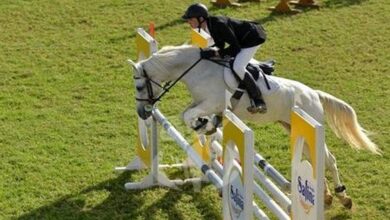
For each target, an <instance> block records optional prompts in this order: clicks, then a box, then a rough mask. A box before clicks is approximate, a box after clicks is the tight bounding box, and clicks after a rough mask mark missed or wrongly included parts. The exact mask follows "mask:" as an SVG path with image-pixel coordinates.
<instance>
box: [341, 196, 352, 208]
mask: <svg viewBox="0 0 390 220" xmlns="http://www.w3.org/2000/svg"><path fill="white" fill-rule="evenodd" d="M341 204H343V206H344V207H345V208H347V209H352V199H351V197H349V196H346V197H344V198H343V199H342V200H341Z"/></svg>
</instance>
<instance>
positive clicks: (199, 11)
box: [181, 3, 209, 20]
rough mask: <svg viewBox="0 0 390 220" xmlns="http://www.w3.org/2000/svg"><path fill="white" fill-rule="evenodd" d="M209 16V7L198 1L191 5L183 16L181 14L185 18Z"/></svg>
mask: <svg viewBox="0 0 390 220" xmlns="http://www.w3.org/2000/svg"><path fill="white" fill-rule="evenodd" d="M208 16H209V12H208V9H207V7H206V6H205V5H204V4H201V3H196V4H192V5H190V6H189V7H188V8H187V10H186V12H185V13H184V15H183V16H181V17H182V18H183V19H185V20H187V19H190V18H200V17H203V18H205V19H206V18H207V17H208Z"/></svg>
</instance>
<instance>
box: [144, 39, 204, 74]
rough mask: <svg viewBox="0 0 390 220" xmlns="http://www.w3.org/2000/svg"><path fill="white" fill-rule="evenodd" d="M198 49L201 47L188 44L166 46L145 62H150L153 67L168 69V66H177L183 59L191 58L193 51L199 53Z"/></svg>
mask: <svg viewBox="0 0 390 220" xmlns="http://www.w3.org/2000/svg"><path fill="white" fill-rule="evenodd" d="M198 50H199V48H197V47H195V46H193V45H188V44H183V45H179V46H164V47H163V48H162V49H160V50H159V51H158V52H157V53H155V54H153V55H152V56H151V57H150V58H149V59H147V60H145V61H144V62H148V63H150V64H151V65H152V66H153V67H152V68H157V69H165V70H166V69H167V67H168V66H175V65H177V64H178V63H181V62H182V61H183V59H188V58H190V57H191V56H192V54H193V53H194V54H195V52H196V53H198V52H199V51H198Z"/></svg>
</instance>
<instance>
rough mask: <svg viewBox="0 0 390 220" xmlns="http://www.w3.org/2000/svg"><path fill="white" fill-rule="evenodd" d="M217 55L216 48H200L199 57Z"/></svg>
mask: <svg viewBox="0 0 390 220" xmlns="http://www.w3.org/2000/svg"><path fill="white" fill-rule="evenodd" d="M215 56H217V53H216V50H214V49H211V48H206V49H202V50H201V51H200V58H202V59H210V58H212V57H215Z"/></svg>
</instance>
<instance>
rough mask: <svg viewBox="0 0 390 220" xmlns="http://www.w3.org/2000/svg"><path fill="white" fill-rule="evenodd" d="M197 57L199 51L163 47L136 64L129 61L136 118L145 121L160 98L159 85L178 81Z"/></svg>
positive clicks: (192, 48) (181, 47) (160, 89)
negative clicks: (133, 82) (135, 102)
mask: <svg viewBox="0 0 390 220" xmlns="http://www.w3.org/2000/svg"><path fill="white" fill-rule="evenodd" d="M199 57H200V56H199V49H197V48H195V47H193V46H190V45H182V46H176V47H174V46H168V47H164V48H163V49H161V50H160V51H159V52H158V53H156V54H153V55H152V56H151V57H150V58H148V59H146V60H144V61H141V62H138V63H134V62H133V61H129V62H130V63H131V64H132V66H133V68H134V77H133V78H134V81H135V88H136V93H135V95H136V100H137V113H138V116H139V117H141V118H142V119H144V120H145V119H147V118H148V117H149V116H150V115H151V114H152V112H151V111H152V108H153V105H154V104H155V103H156V102H157V101H159V99H160V98H161V97H162V96H161V94H162V90H163V88H162V86H161V83H163V82H167V81H174V80H176V79H178V77H179V76H180V74H182V73H183V72H184V71H185V69H186V68H188V67H189V66H190V64H193V63H194V62H195V60H196V59H199ZM165 92H166V91H165Z"/></svg>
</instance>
